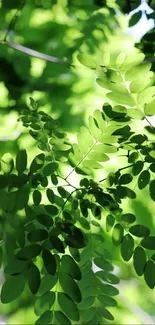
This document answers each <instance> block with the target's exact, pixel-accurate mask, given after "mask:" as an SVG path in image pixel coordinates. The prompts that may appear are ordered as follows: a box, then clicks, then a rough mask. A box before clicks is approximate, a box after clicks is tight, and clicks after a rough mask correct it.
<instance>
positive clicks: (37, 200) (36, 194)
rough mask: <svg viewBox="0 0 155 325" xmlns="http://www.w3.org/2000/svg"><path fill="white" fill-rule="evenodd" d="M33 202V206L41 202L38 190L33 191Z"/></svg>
mask: <svg viewBox="0 0 155 325" xmlns="http://www.w3.org/2000/svg"><path fill="white" fill-rule="evenodd" d="M33 202H34V205H39V203H40V202H41V193H40V192H39V191H38V190H35V191H34V192H33Z"/></svg>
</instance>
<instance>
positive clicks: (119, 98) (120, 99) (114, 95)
mask: <svg viewBox="0 0 155 325" xmlns="http://www.w3.org/2000/svg"><path fill="white" fill-rule="evenodd" d="M106 96H107V98H109V99H110V100H112V101H114V102H115V103H118V104H122V105H126V103H128V105H129V106H131V107H132V106H135V102H134V99H132V97H131V96H130V95H129V94H128V93H127V92H126V93H118V92H110V93H108V94H107V95H106Z"/></svg>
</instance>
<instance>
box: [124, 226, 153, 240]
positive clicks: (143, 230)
mask: <svg viewBox="0 0 155 325" xmlns="http://www.w3.org/2000/svg"><path fill="white" fill-rule="evenodd" d="M129 231H130V233H131V234H132V235H134V236H136V237H148V236H149V235H150V229H149V228H147V227H145V226H143V225H135V226H132V227H131V228H130V229H129Z"/></svg>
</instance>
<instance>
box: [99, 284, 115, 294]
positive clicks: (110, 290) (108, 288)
mask: <svg viewBox="0 0 155 325" xmlns="http://www.w3.org/2000/svg"><path fill="white" fill-rule="evenodd" d="M99 288H100V291H101V294H105V295H107V296H117V295H118V294H119V290H118V289H117V288H115V287H113V286H112V285H110V284H103V283H101V284H100V285H99Z"/></svg>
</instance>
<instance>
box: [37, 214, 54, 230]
mask: <svg viewBox="0 0 155 325" xmlns="http://www.w3.org/2000/svg"><path fill="white" fill-rule="evenodd" d="M37 221H38V222H39V223H40V224H41V225H43V226H46V227H52V226H53V219H52V218H51V217H49V216H47V215H46V214H39V215H37Z"/></svg>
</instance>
